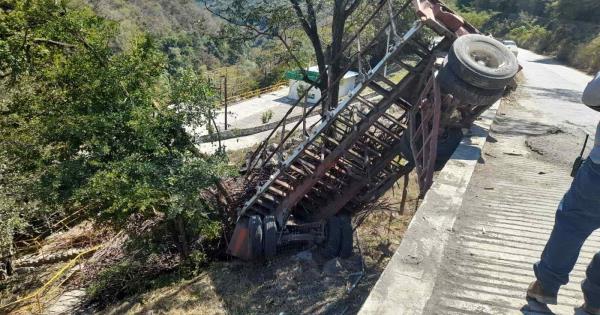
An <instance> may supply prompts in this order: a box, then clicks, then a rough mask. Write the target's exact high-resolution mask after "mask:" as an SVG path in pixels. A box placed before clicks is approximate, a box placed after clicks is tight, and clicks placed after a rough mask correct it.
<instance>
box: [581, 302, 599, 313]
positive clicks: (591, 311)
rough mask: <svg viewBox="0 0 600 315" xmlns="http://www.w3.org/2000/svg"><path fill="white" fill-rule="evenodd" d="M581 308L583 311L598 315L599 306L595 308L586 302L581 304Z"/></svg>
mask: <svg viewBox="0 0 600 315" xmlns="http://www.w3.org/2000/svg"><path fill="white" fill-rule="evenodd" d="M581 309H582V310H583V311H584V312H586V313H588V314H591V315H600V308H595V307H591V306H588V305H587V304H583V306H582V307H581Z"/></svg>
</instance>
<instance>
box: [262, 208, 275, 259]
mask: <svg viewBox="0 0 600 315" xmlns="http://www.w3.org/2000/svg"><path fill="white" fill-rule="evenodd" d="M263 232H264V235H263V238H264V239H263V241H264V242H263V243H264V251H265V258H267V259H271V258H273V257H275V254H276V253H277V223H275V217H274V216H272V215H268V216H266V217H265V219H264V220H263Z"/></svg>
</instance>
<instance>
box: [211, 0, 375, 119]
mask: <svg viewBox="0 0 600 315" xmlns="http://www.w3.org/2000/svg"><path fill="white" fill-rule="evenodd" d="M205 3H206V5H207V8H209V10H210V11H211V12H213V13H215V14H217V15H219V16H220V17H222V18H224V19H225V20H227V21H228V22H230V23H232V24H234V25H238V26H241V27H244V28H246V29H248V30H250V31H252V32H255V33H256V34H258V35H262V36H267V37H270V38H276V39H278V40H280V42H281V43H282V44H283V45H284V46H285V47H286V49H287V51H288V53H289V54H290V56H292V58H293V59H294V61H295V63H296V66H297V67H299V68H300V69H304V68H305V67H306V61H307V60H302V59H301V58H299V57H298V56H297V55H296V54H297V51H298V50H299V48H298V46H297V45H295V44H298V43H301V41H298V40H295V39H294V37H293V36H292V37H290V35H291V34H294V33H296V32H297V30H299V29H301V30H302V31H303V32H304V36H305V38H306V39H307V40H308V41H309V42H310V45H311V46H312V49H313V54H312V55H313V57H314V60H315V61H316V63H317V66H318V68H319V81H318V82H311V83H314V84H315V85H316V86H318V87H319V89H320V90H321V91H325V90H327V89H328V88H331V93H330V95H329V96H330V97H329V100H328V102H324V103H323V104H322V106H323V109H324V111H323V113H325V112H326V111H327V110H328V109H329V108H331V107H335V106H336V105H337V103H338V95H337V94H338V88H336V87H335V86H331V87H330V86H328V84H329V81H330V80H328V78H329V76H330V75H331V77H332V78H337V77H339V76H340V75H341V74H342V73H341V72H342V71H343V69H342V68H343V64H342V62H343V61H342V58H334V56H335V55H336V54H337V53H339V52H340V51H341V50H342V48H343V44H344V39H345V38H346V36H347V35H348V32H347V31H348V25H347V24H348V21H349V19H350V17H351V16H352V15H353V14H354V13H355V12H357V10H358V9H359V8H362V9H365V10H364V11H368V8H370V7H372V5H371V6H368V3H367V5H365V7H361V4H363V3H364V1H362V0H334V1H327V0H317V1H313V0H277V1H260V2H257V1H248V0H228V1H205ZM328 16H329V17H328ZM322 20H329V21H331V23H330V24H328V25H326V23H322V22H321V21H322ZM327 26H329V27H330V28H329V30H325V29H326V28H327ZM328 66H329V68H328ZM305 80H306V81H308V82H310V79H309V78H308V76H307V75H305Z"/></svg>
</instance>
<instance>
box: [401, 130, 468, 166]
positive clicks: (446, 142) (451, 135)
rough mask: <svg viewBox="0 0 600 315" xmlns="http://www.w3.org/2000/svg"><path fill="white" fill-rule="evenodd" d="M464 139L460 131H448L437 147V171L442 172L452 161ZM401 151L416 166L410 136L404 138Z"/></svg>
mask: <svg viewBox="0 0 600 315" xmlns="http://www.w3.org/2000/svg"><path fill="white" fill-rule="evenodd" d="M462 138H463V134H462V131H461V130H460V129H450V130H448V131H447V134H446V135H445V137H443V138H442V139H441V140H440V142H438V145H437V153H436V156H437V159H436V161H435V169H436V170H437V171H439V170H441V169H442V168H443V167H444V165H445V164H446V162H448V160H449V159H450V157H451V156H452V154H454V151H455V150H456V147H458V145H459V144H460V141H461V140H462ZM400 141H402V142H401V145H400V150H401V152H402V155H403V156H404V158H405V159H407V160H408V162H409V164H410V165H415V158H414V156H413V152H412V148H411V147H410V140H409V135H408V133H406V134H405V135H403V136H402V140H400Z"/></svg>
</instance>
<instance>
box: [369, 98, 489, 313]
mask: <svg viewBox="0 0 600 315" xmlns="http://www.w3.org/2000/svg"><path fill="white" fill-rule="evenodd" d="M498 105H499V104H496V105H494V106H493V107H492V108H491V109H489V110H488V111H487V112H486V113H484V114H483V115H482V119H481V120H479V121H477V122H476V123H475V125H474V126H473V127H472V128H471V130H470V133H469V135H467V136H466V137H465V138H464V139H463V141H462V143H461V144H460V146H459V147H458V149H457V150H456V152H455V153H454V155H453V156H452V159H451V160H450V161H449V162H448V163H447V164H446V166H445V167H444V169H443V170H442V172H440V173H439V174H438V176H437V178H436V179H435V183H434V184H433V186H432V188H431V190H430V191H429V192H428V193H427V196H426V197H425V199H424V201H423V203H422V205H421V206H420V207H419V210H418V211H417V213H416V215H415V217H414V218H413V219H412V222H411V224H410V226H409V227H408V230H407V232H406V233H405V235H404V239H403V240H402V243H401V244H400V247H399V248H398V250H397V251H396V253H395V254H394V256H393V257H392V259H391V261H390V262H389V264H388V266H387V267H386V269H385V270H384V272H383V273H382V275H381V277H380V278H379V281H378V282H377V284H376V285H375V287H374V288H373V290H372V291H371V294H370V295H369V298H368V299H367V301H366V302H365V304H364V305H363V307H362V309H361V311H360V313H359V314H361V315H385V314H389V315H400V314H407V315H408V314H410V315H413V314H421V313H422V312H423V309H424V308H425V304H426V303H427V299H428V298H427V297H429V296H430V295H431V292H432V291H433V288H434V286H435V282H436V279H437V274H438V271H439V269H440V263H441V261H442V259H443V253H444V250H445V247H446V243H447V242H448V239H449V238H450V235H451V233H452V227H453V226H454V221H455V219H456V215H457V213H458V211H459V210H460V206H461V204H462V201H463V198H464V194H465V191H466V189H467V185H468V183H469V180H470V178H471V175H472V174H473V170H474V169H475V166H476V165H477V161H478V160H479V158H480V156H481V150H482V148H483V145H484V144H485V142H486V138H487V136H488V131H489V128H490V126H491V124H492V120H493V119H494V117H495V115H496V110H497V109H498Z"/></svg>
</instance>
